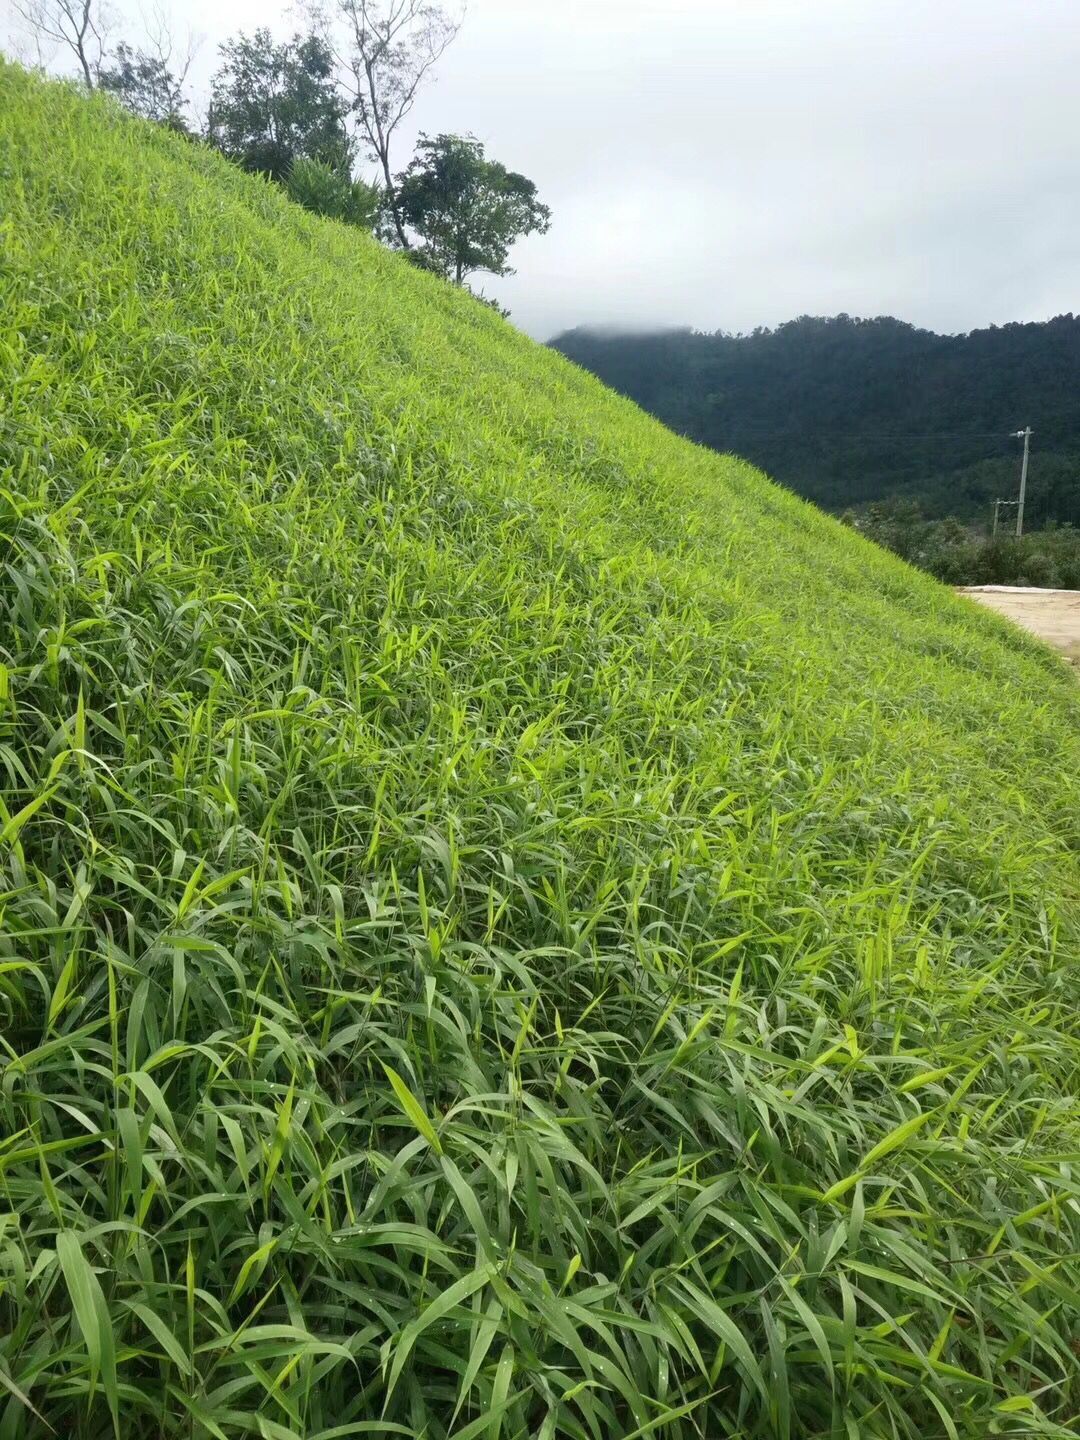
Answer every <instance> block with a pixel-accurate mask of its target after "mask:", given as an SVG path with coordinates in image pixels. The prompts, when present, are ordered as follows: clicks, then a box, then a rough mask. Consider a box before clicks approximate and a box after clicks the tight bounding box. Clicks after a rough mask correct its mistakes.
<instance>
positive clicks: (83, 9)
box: [12, 0, 108, 90]
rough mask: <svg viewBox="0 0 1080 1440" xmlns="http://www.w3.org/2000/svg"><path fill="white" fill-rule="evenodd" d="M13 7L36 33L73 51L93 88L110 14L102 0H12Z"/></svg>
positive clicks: (33, 33) (32, 32) (103, 48)
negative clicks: (105, 9) (103, 5)
mask: <svg viewBox="0 0 1080 1440" xmlns="http://www.w3.org/2000/svg"><path fill="white" fill-rule="evenodd" d="M12 9H13V10H14V11H15V13H16V15H18V16H19V18H20V19H21V20H22V21H23V23H24V24H25V25H26V26H27V27H28V29H29V30H30V32H31V34H32V35H33V36H34V37H35V39H36V41H37V43H38V48H39V54H40V43H41V41H42V40H51V41H53V43H54V44H57V45H61V46H63V47H64V48H66V49H68V50H70V51H71V53H72V54H73V55H74V56H75V59H76V60H77V61H78V63H79V68H80V70H81V71H82V75H83V79H84V80H85V82H86V88H87V89H88V90H93V89H94V86H95V83H96V80H97V75H98V71H99V70H100V69H101V62H102V59H103V57H104V54H105V37H106V34H107V23H108V15H107V13H106V12H105V11H104V9H103V7H102V4H101V0H12Z"/></svg>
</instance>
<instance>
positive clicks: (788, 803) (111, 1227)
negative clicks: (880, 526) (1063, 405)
mask: <svg viewBox="0 0 1080 1440" xmlns="http://www.w3.org/2000/svg"><path fill="white" fill-rule="evenodd" d="M0 201H2V206H3V215H2V220H0V227H2V228H0V239H2V245H3V249H2V272H0V368H2V384H3V392H2V393H3V401H2V404H0V467H2V483H0V557H2V563H3V567H4V568H3V571H2V579H0V660H2V661H3V664H4V667H5V668H4V671H3V684H2V688H0V694H2V695H3V697H4V698H3V700H2V702H0V760H2V762H3V769H2V770H0V775H2V784H3V798H4V803H5V805H6V812H4V811H0V825H2V827H3V828H2V838H0V866H2V875H3V878H2V880H0V901H2V904H3V930H2V936H0V1037H2V1039H0V1044H2V1055H0V1383H2V1384H3V1385H5V1386H7V1387H8V1389H11V1388H12V1387H13V1386H15V1387H17V1390H18V1391H21V1392H22V1396H21V1398H20V1396H19V1394H18V1393H17V1392H13V1393H12V1394H11V1395H10V1397H9V1398H8V1399H7V1401H6V1405H5V1404H4V1402H3V1400H2V1398H0V1440H14V1437H16V1436H18V1437H22V1436H38V1435H43V1434H45V1433H46V1432H45V1429H44V1426H43V1424H42V1423H40V1422H39V1421H38V1420H37V1419H36V1418H35V1417H34V1414H33V1413H32V1412H31V1410H30V1409H29V1408H28V1406H29V1405H32V1406H34V1407H36V1410H37V1411H39V1412H40V1413H41V1415H43V1416H44V1417H45V1418H46V1419H48V1420H49V1421H50V1422H51V1424H52V1425H53V1426H54V1427H55V1428H56V1429H57V1430H59V1431H61V1432H62V1433H65V1434H73V1435H80V1436H82V1435H85V1436H99V1435H102V1436H103V1435H106V1434H109V1433H111V1432H112V1430H113V1423H114V1422H113V1419H112V1418H111V1415H110V1411H113V1412H115V1413H117V1414H118V1415H119V1417H120V1418H119V1422H118V1424H119V1432H120V1433H122V1434H123V1435H124V1436H147V1437H149V1436H167V1437H174V1436H175V1437H179V1436H181V1435H183V1436H191V1435H196V1436H208V1435H214V1436H223V1435H224V1436H228V1437H232V1436H235V1435H240V1434H247V1433H258V1434H264V1435H271V1436H275V1437H286V1436H289V1435H298V1436H306V1437H312V1436H316V1435H325V1436H328V1437H329V1436H331V1435H335V1436H336V1435H342V1436H344V1435H346V1434H348V1435H352V1434H363V1433H369V1434H408V1435H416V1436H420V1435H423V1436H425V1437H432V1440H438V1437H440V1436H442V1435H444V1434H447V1433H451V1432H452V1433H454V1434H457V1435H460V1436H462V1437H465V1436H473V1435H476V1436H480V1435H484V1436H489V1437H490V1436H497V1435H499V1434H500V1433H501V1435H502V1436H504V1437H509V1436H532V1435H542V1436H545V1437H553V1436H556V1435H559V1436H564V1435H565V1436H593V1437H596V1440H600V1437H615V1436H627V1435H629V1434H631V1433H633V1434H635V1435H637V1434H650V1435H658V1436H666V1437H689V1436H697V1435H708V1436H710V1437H714V1436H720V1435H745V1436H749V1435H754V1436H774V1435H775V1436H786V1435H793V1436H804V1435H805V1436H809V1435H816V1436H826V1435H828V1436H832V1435H848V1436H886V1435H893V1436H916V1435H919V1436H924V1437H925V1436H932V1435H941V1436H946V1435H963V1436H971V1437H974V1436H982V1435H985V1434H987V1433H991V1432H992V1431H994V1430H995V1427H996V1428H997V1430H1000V1431H1001V1432H1002V1433H1010V1434H1028V1433H1042V1434H1052V1433H1062V1434H1063V1433H1066V1431H1065V1429H1063V1428H1062V1427H1065V1426H1067V1425H1068V1424H1069V1422H1070V1420H1072V1421H1075V1417H1076V1415H1077V1411H1078V1407H1080V1396H1078V1393H1077V1386H1076V1382H1075V1378H1074V1377H1075V1358H1074V1356H1073V1354H1072V1352H1071V1350H1070V1345H1071V1344H1073V1343H1075V1336H1074V1335H1073V1334H1071V1330H1070V1327H1075V1314H1076V1305H1077V1303H1078V1301H1080V1294H1078V1289H1080V1261H1078V1258H1077V1257H1078V1252H1080V1213H1078V1204H1077V1190H1078V1187H1077V1181H1076V1179H1075V1178H1073V1176H1072V1175H1071V1174H1070V1170H1069V1166H1068V1163H1067V1157H1068V1155H1069V1153H1070V1152H1071V1153H1072V1154H1073V1155H1074V1156H1075V1153H1076V1150H1077V1123H1076V1122H1077V1109H1076V1094H1077V1062H1078V1056H1080V1043H1078V1035H1077V1028H1076V1013H1077V1002H1078V998H1080V986H1078V983H1077V972H1076V968H1075V956H1076V955H1077V953H1078V947H1080V887H1078V875H1080V869H1078V864H1077V848H1078V842H1080V819H1078V817H1080V804H1078V801H1080V778H1078V777H1080V743H1078V740H1077V734H1078V722H1080V703H1078V694H1077V691H1076V687H1075V683H1074V682H1073V681H1072V680H1071V679H1070V678H1069V677H1068V676H1067V675H1066V674H1065V672H1064V668H1063V667H1062V666H1060V665H1059V664H1058V663H1057V662H1056V661H1055V660H1054V659H1052V657H1050V656H1049V655H1048V654H1046V653H1044V652H1043V651H1042V650H1041V649H1040V648H1038V647H1037V646H1036V645H1035V644H1034V643H1033V642H1029V641H1028V640H1027V639H1025V638H1024V637H1022V636H1021V635H1019V634H1018V633H1016V632H1014V631H1013V630H1011V629H1010V628H1008V627H1007V626H1006V625H1005V624H1004V623H1003V622H999V621H997V620H996V619H995V618H994V617H992V616H989V615H987V614H984V613H982V612H979V611H977V610H976V609H975V607H974V606H972V605H969V604H966V603H963V602H959V601H956V600H954V599H952V598H950V597H949V596H948V595H947V594H946V593H945V592H944V591H943V590H942V589H940V588H939V587H938V586H936V585H935V584H933V583H932V582H930V581H929V580H926V579H924V578H921V577H919V576H917V575H915V574H914V573H912V572H910V571H909V570H907V569H906V568H905V567H904V566H902V565H901V564H900V563H899V562H897V561H894V560H893V559H892V558H890V557H889V556H887V555H885V554H883V553H879V552H877V551H875V550H874V549H872V548H871V547H870V546H868V545H867V544H865V543H863V542H862V541H860V540H859V539H858V538H857V537H856V536H854V535H853V534H851V533H848V532H845V531H844V530H842V529H841V528H840V527H839V526H838V525H836V524H834V523H833V522H831V521H829V520H827V519H825V518H824V517H822V516H821V515H819V514H817V513H815V512H814V511H813V510H812V509H810V508H809V507H808V506H806V505H804V504H802V503H801V502H799V501H797V500H795V499H794V498H792V497H790V496H788V495H786V494H784V493H783V492H781V491H779V490H777V489H775V488H774V487H772V486H770V485H769V484H768V483H767V482H766V481H765V480H764V479H763V478H762V477H761V476H760V475H759V474H757V473H756V472H754V471H753V470H751V469H750V468H748V467H746V466H744V465H741V464H739V463H738V462H736V461H732V460H725V459H721V458H718V457H717V456H715V455H712V454H710V453H708V452H706V451H704V450H701V449H697V448H695V447H693V446H691V445H689V444H687V443H685V442H682V441H680V440H678V439H676V438H674V437H673V436H672V435H670V434H669V433H667V432H666V431H665V430H664V429H662V428H661V427H660V426H659V425H658V424H657V423H655V422H654V421H652V420H650V419H648V418H647V417H645V416H644V415H643V414H641V413H640V412H639V411H637V410H636V409H635V408H634V407H633V406H631V405H629V404H627V403H625V402H623V401H621V400H619V399H618V398H616V397H615V396H613V395H611V394H610V393H608V392H606V391H605V390H604V389H603V388H602V387H601V386H600V385H599V384H598V383H596V382H595V381H593V380H592V379H590V378H589V377H587V376H586V375H585V374H584V373H581V372H579V371H576V370H575V369H573V368H572V367H571V366H569V365H568V364H566V363H565V362H564V361H563V360H561V358H560V357H558V356H557V355H555V354H553V353H551V352H550V351H546V350H544V349H542V348H540V347H539V346H536V345H534V344H532V343H531V342H529V341H528V340H526V339H524V338H523V337H522V336H520V335H518V334H516V333H515V332H514V331H513V330H512V329H511V328H510V327H508V326H507V325H505V324H504V323H503V322H501V321H500V320H499V319H498V318H497V317H495V316H494V315H492V314H491V313H490V312H489V311H487V310H485V309H483V308H482V307H480V306H479V305H476V304H474V303H473V302H471V301H470V300H469V299H468V298H467V297H465V296H463V295H460V294H456V293H453V292H452V291H451V290H450V289H448V288H446V287H444V286H442V285H441V284H440V283H438V282H436V281H434V280H433V279H432V278H430V277H428V276H425V275H422V274H419V273H416V272H413V271H411V270H410V269H409V268H408V267H407V266H405V265H404V264H403V263H401V262H400V261H399V260H397V259H395V258H394V257H392V256H391V255H389V254H387V253H386V252H384V251H383V250H381V249H380V248H379V247H378V246H377V245H376V244H374V243H373V242H372V241H370V240H368V239H366V238H365V237H363V236H359V235H357V234H355V233H350V232H348V231H346V230H344V229H342V228H339V227H336V226H334V225H332V224H329V223H324V222H320V221H318V220H315V219H312V218H310V217H307V216H305V215H303V214H302V213H301V212H299V211H298V210H296V209H294V208H293V207H291V206H290V205H289V204H288V203H286V201H285V200H284V199H283V198H282V197H281V196H280V195H278V194H276V193H274V192H272V191H270V190H268V189H267V188H265V187H264V186H263V185H261V184H260V183H259V182H257V181H255V180H252V179H248V178H245V177H242V176H240V175H239V174H237V173H235V172H234V171H232V170H230V169H229V168H228V167H227V166H226V165H225V164H224V163H223V162H221V161H220V160H218V159H217V158H216V157H214V156H212V155H209V154H206V153H203V152H202V151H201V150H199V149H197V148H193V147H189V146H186V145H185V144H184V143H183V142H182V141H180V140H177V139H175V138H174V137H170V136H167V135H165V134H161V133H155V132H152V131H150V130H149V129H147V128H145V127H142V126H139V125H136V124H134V123H131V122H128V121H125V120H123V119H121V118H119V117H118V116H116V115H115V114H114V113H113V112H112V111H111V110H109V109H108V108H107V107H105V106H104V105H101V104H98V103H88V102H85V101H81V100H79V99H77V98H76V97H74V96H73V95H71V94H69V93H67V92H65V91H63V90H62V89H59V88H56V87H49V86H44V85H41V84H39V83H36V82H31V81H30V80H28V79H27V78H26V77H25V76H24V75H23V74H22V73H21V72H19V71H16V70H12V69H10V68H9V69H4V70H2V71H0ZM9 817H10V818H9ZM405 1087H407V1090H406V1089H405ZM418 1107H422V1110H420V1109H419V1108H418ZM432 1126H434V1129H432ZM5 1211H6V1212H8V1213H6V1214H5V1213H4V1212H5ZM380 1417H385V1418H380ZM1043 1417H1045V1418H1043ZM364 1422H366V1429H365V1424H364ZM845 1422H846V1425H847V1428H846V1429H845V1428H844V1426H845ZM260 1427H261V1428H260ZM338 1427H341V1428H338ZM1069 1433H1071V1432H1069Z"/></svg>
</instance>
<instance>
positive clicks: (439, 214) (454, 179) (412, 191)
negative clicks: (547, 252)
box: [397, 135, 551, 285]
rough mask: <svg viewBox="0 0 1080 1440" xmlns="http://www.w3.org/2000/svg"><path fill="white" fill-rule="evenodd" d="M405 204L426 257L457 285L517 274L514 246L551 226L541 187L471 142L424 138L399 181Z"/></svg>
mask: <svg viewBox="0 0 1080 1440" xmlns="http://www.w3.org/2000/svg"><path fill="white" fill-rule="evenodd" d="M397 202H398V206H399V209H400V212H401V219H402V222H403V223H404V224H405V225H407V226H409V227H410V228H411V229H412V230H414V231H415V232H416V234H417V235H418V236H419V237H420V240H421V242H422V244H421V248H420V251H419V257H418V258H420V259H421V260H422V263H424V264H425V265H426V266H427V267H428V268H430V269H434V270H437V271H438V272H439V274H441V275H444V276H445V277H446V278H447V279H448V280H453V281H454V282H455V284H457V285H460V284H462V282H463V281H464V280H465V278H466V276H468V275H471V274H473V273H474V272H476V271H478V270H483V271H487V272H488V273H489V274H492V275H512V274H513V271H512V270H511V269H510V267H509V266H508V265H507V263H506V257H507V255H508V253H509V250H510V246H511V245H513V243H514V241H515V240H518V239H520V238H521V237H522V236H524V235H532V234H534V233H536V234H541V235H542V234H543V233H544V232H545V231H546V230H547V228H548V225H549V223H550V220H551V211H550V210H549V209H548V207H547V206H546V205H543V204H541V203H540V201H539V199H538V198H537V193H536V186H535V185H534V184H533V182H532V181H531V180H529V179H527V178H526V177H525V176H524V175H518V174H516V173H515V172H514V171H512V170H507V168H506V166H505V165H500V164H499V163H498V161H496V160H488V159H486V158H485V156H484V147H483V145H482V144H481V143H480V141H479V140H476V139H474V138H473V137H472V136H471V135H470V136H461V135H437V136H436V137H435V138H434V139H431V138H430V136H427V135H421V136H420V139H419V140H418V142H417V146H416V157H415V159H414V160H413V161H412V163H411V164H410V165H409V167H408V169H407V170H403V171H402V172H401V173H400V174H399V175H398V177H397Z"/></svg>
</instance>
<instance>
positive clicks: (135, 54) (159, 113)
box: [98, 40, 193, 130]
mask: <svg viewBox="0 0 1080 1440" xmlns="http://www.w3.org/2000/svg"><path fill="white" fill-rule="evenodd" d="M192 58H193V57H192V54H191V53H190V52H189V54H188V56H187V58H186V60H185V61H184V63H183V65H182V68H181V70H180V73H179V74H174V73H173V71H172V70H170V69H169V63H168V55H167V54H166V55H164V56H163V55H161V54H157V55H154V54H150V53H148V52H147V51H145V50H133V49H132V48H131V46H130V45H126V44H125V43H124V42H123V41H122V40H121V42H120V43H119V45H117V47H116V54H115V57H114V64H113V65H112V66H111V67H110V68H109V69H108V70H102V71H101V73H100V75H99V77H98V84H99V85H100V86H101V88H102V90H108V91H110V92H111V93H112V94H113V95H115V96H116V98H117V99H118V100H119V101H120V103H121V104H122V105H124V106H125V107H126V108H127V109H128V110H130V111H131V112H132V113H133V114H135V115H141V116H142V117H143V119H144V120H156V121H157V122H158V123H159V124H163V125H170V126H172V128H173V129H178V130H186V129H187V124H186V122H185V120H184V118H183V112H184V110H185V109H186V108H187V100H186V99H185V97H184V81H185V80H186V78H187V72H188V68H189V66H190V65H191V61H192Z"/></svg>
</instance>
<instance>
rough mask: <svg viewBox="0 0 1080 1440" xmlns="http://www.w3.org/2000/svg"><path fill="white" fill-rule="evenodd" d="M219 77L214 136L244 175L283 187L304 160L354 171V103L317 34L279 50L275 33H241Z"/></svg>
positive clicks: (225, 54) (227, 50) (226, 49)
mask: <svg viewBox="0 0 1080 1440" xmlns="http://www.w3.org/2000/svg"><path fill="white" fill-rule="evenodd" d="M221 55H222V61H223V63H222V66H221V68H220V70H218V72H217V74H216V75H215V76H214V79H213V100H212V104H211V110H210V121H209V126H208V131H209V139H210V140H211V141H212V143H213V144H215V145H216V146H217V147H218V149H219V150H222V151H223V152H224V153H225V154H226V155H228V156H229V157H230V159H233V160H236V161H238V162H239V163H240V164H241V165H242V166H243V167H244V169H245V170H255V171H259V172H261V173H262V174H264V175H269V176H270V178H271V179H273V180H277V181H279V182H281V183H282V184H284V183H285V182H286V181H287V179H288V176H289V171H290V169H291V168H292V165H293V163H294V161H296V160H297V159H298V158H300V157H304V158H306V159H311V160H320V161H322V162H323V163H324V164H326V165H329V166H331V167H332V168H333V169H334V170H336V171H338V172H340V173H342V174H346V175H348V174H349V173H350V172H351V167H352V156H353V145H352V141H351V140H350V138H349V135H348V133H347V131H346V128H345V116H346V114H347V110H348V106H347V102H346V101H345V99H344V97H343V96H342V95H341V94H340V92H339V90H338V88H337V86H336V84H335V83H334V78H333V57H332V55H331V53H330V49H329V47H328V45H327V44H326V42H325V40H323V39H322V38H321V37H320V36H318V35H314V34H312V35H294V36H293V37H292V39H291V40H287V41H285V42H284V43H282V44H280V45H276V44H275V43H274V41H273V38H272V37H271V34H270V31H269V30H265V29H260V30H256V31H255V33H254V35H251V36H247V35H238V36H237V37H236V39H235V40H229V41H227V42H226V43H225V44H224V45H222V47H221Z"/></svg>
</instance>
